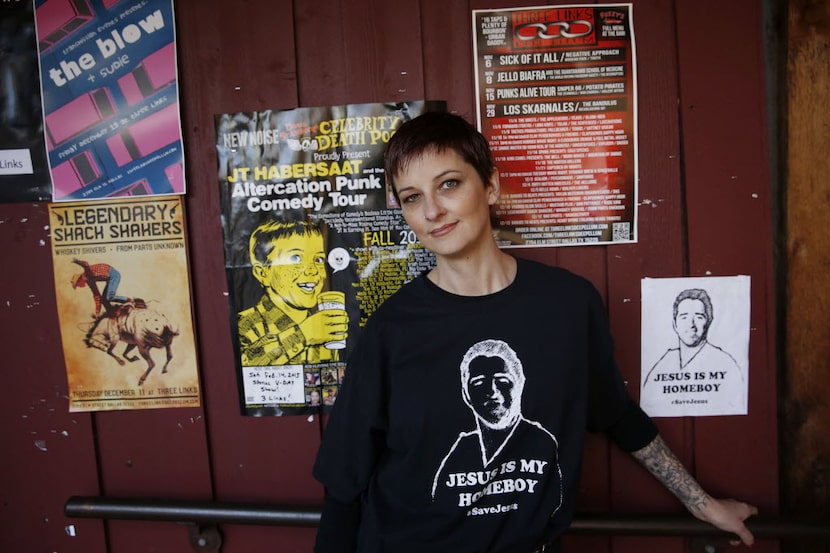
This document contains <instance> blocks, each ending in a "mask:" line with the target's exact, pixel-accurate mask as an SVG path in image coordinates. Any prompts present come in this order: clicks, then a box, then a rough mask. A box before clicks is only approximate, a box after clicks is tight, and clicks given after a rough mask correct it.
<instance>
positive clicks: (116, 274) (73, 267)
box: [49, 196, 199, 411]
mask: <svg viewBox="0 0 830 553" xmlns="http://www.w3.org/2000/svg"><path fill="white" fill-rule="evenodd" d="M183 207H184V206H183V204H182V201H181V197H180V196H170V197H165V198H162V199H152V198H141V199H134V198H128V199H120V200H110V201H104V200H99V201H96V202H83V203H81V202H78V203H58V204H51V205H50V206H49V219H50V224H51V232H52V255H53V261H54V271H55V295H56V298H57V309H58V318H59V321H60V327H61V340H62V342H63V353H64V360H65V362H66V375H67V379H68V381H69V410H70V411H110V410H120V409H150V408H160V407H195V406H198V405H199V378H198V371H197V366H196V347H195V340H194V336H193V325H192V313H191V308H190V284H189V280H188V270H187V253H186V249H185V228H184V220H183V219H184V214H183V212H182V210H183Z"/></svg>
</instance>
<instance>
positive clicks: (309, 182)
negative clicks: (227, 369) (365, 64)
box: [215, 101, 446, 416]
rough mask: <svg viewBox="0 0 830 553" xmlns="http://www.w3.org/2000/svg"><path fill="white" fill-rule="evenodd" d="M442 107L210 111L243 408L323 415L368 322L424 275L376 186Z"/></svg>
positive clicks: (424, 257) (427, 256) (391, 205)
mask: <svg viewBox="0 0 830 553" xmlns="http://www.w3.org/2000/svg"><path fill="white" fill-rule="evenodd" d="M444 109H446V108H445V106H444V103H443V102H425V101H413V102H402V103H389V104H383V103H377V104H350V105H341V106H329V107H310V108H297V109H290V110H275V109H273V110H272V109H266V110H262V111H257V112H245V113H226V114H220V115H216V116H215V121H216V140H217V142H216V148H217V157H218V181H219V187H220V196H221V201H222V214H223V217H222V220H223V225H224V229H223V230H224V241H225V268H226V273H227V278H228V287H229V292H230V303H231V313H230V321H229V326H230V328H231V332H232V336H233V341H234V346H235V357H236V362H237V371H238V373H237V375H238V381H239V395H240V406H241V407H240V410H241V412H242V414H244V415H250V416H284V415H307V414H315V413H325V412H328V411H329V410H330V409H331V407H332V405H333V404H334V402H335V400H336V398H337V392H338V390H339V388H340V384H341V383H342V380H343V376H344V374H345V368H346V365H345V359H346V358H347V356H348V354H349V352H350V351H351V348H352V347H353V344H354V343H355V341H356V339H357V337H358V335H359V333H360V331H361V329H362V328H363V326H364V325H365V323H366V320H367V319H368V317H369V315H370V314H371V313H372V312H373V311H374V310H375V309H376V308H377V307H378V306H379V305H380V304H381V303H382V302H383V301H384V300H385V299H386V298H387V297H388V296H389V295H391V294H392V293H393V292H394V291H395V290H397V289H398V288H400V287H401V286H402V285H403V284H404V283H406V282H408V281H410V280H412V279H413V278H414V277H416V276H417V275H418V274H420V273H421V272H423V271H424V270H426V269H428V268H430V267H431V266H432V262H433V257H432V254H431V253H430V252H428V251H427V250H425V249H424V248H423V247H422V246H421V245H420V243H419V242H418V240H417V238H416V237H415V235H414V233H413V232H412V230H411V229H409V227H408V226H407V225H406V223H405V222H404V220H403V216H402V214H401V210H400V208H399V206H398V204H397V202H396V200H395V198H394V195H393V194H392V192H391V190H390V189H389V188H387V186H386V179H385V177H384V171H383V151H384V149H385V146H386V143H387V142H388V141H389V139H390V137H391V136H392V135H393V134H394V132H395V130H396V129H397V128H398V126H400V124H401V123H403V122H404V121H407V120H409V119H412V118H414V117H416V116H418V115H420V114H421V113H423V112H425V111H427V110H444Z"/></svg>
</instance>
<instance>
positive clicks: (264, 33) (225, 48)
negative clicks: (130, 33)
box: [177, 0, 322, 553]
mask: <svg viewBox="0 0 830 553" xmlns="http://www.w3.org/2000/svg"><path fill="white" fill-rule="evenodd" d="M177 21H178V39H179V48H180V51H181V52H183V53H184V55H183V56H182V58H181V63H180V67H179V71H180V75H181V79H182V94H183V98H184V101H183V102H182V105H183V109H184V114H183V117H184V123H185V147H186V152H187V159H188V161H189V163H188V165H187V176H188V183H189V188H188V195H187V207H188V214H189V218H188V230H189V234H190V236H191V242H190V260H191V266H192V272H193V275H194V276H193V286H194V291H195V293H196V295H197V297H198V309H197V314H196V319H197V328H198V334H199V353H200V363H201V369H202V374H203V380H204V395H205V398H206V401H207V403H206V410H205V411H206V412H205V417H206V423H207V428H208V432H209V435H210V441H209V451H210V462H211V468H212V476H213V484H214V499H217V500H222V501H253V502H256V501H262V502H270V503H277V504H286V505H298V504H315V503H318V502H319V501H320V498H321V497H322V490H321V488H320V487H319V486H318V485H317V484H316V482H314V480H313V479H312V478H311V464H312V462H313V457H314V454H315V453H316V450H317V447H318V446H319V425H318V421H317V419H316V417H314V418H311V419H307V418H305V417H279V418H278V417H267V418H252V417H244V416H242V415H241V414H240V400H239V395H238V390H239V388H238V384H237V376H236V364H235V360H234V356H233V347H232V341H231V319H232V317H233V314H232V313H231V309H230V306H229V302H228V296H227V281H226V279H225V272H224V251H223V246H222V245H223V240H224V238H223V235H222V228H221V210H220V204H219V188H218V186H219V185H218V180H217V166H216V163H217V162H216V146H215V144H216V142H215V140H216V138H215V131H214V122H213V116H214V115H215V114H218V113H232V112H236V111H254V110H260V109H288V108H293V107H297V98H298V87H297V72H296V52H295V48H294V40H295V36H294V29H295V25H294V12H293V5H292V2H291V1H290V0H280V1H278V2H266V1H261V0H260V1H255V2H235V3H228V2H220V1H218V0H206V1H205V2H201V3H200V5H199V6H198V9H180V10H179V11H178V12H177ZM308 69H309V70H311V68H308ZM222 533H223V541H224V545H223V553H242V552H248V551H253V550H272V551H274V550H276V551H305V550H310V549H311V544H312V543H313V535H314V533H313V532H312V531H309V530H308V529H304V530H299V531H294V530H289V529H283V528H279V527H267V528H252V527H248V526H233V525H229V526H225V527H223V528H222ZM275 544H276V548H275Z"/></svg>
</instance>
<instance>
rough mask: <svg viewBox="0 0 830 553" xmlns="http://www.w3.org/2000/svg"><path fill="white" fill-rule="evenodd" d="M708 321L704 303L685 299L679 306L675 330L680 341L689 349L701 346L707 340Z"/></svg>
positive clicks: (675, 319)
mask: <svg viewBox="0 0 830 553" xmlns="http://www.w3.org/2000/svg"><path fill="white" fill-rule="evenodd" d="M707 328H708V320H707V318H706V308H705V306H704V305H703V302H702V301H700V300H694V299H685V300H683V301H681V302H680V303H679V304H678V305H677V316H676V317H675V318H674V330H675V331H676V332H677V336H678V338H680V341H681V342H683V343H684V344H686V345H687V346H689V347H695V346H697V345H699V344H700V343H701V342H702V341H703V340H704V339H705V338H706V329H707Z"/></svg>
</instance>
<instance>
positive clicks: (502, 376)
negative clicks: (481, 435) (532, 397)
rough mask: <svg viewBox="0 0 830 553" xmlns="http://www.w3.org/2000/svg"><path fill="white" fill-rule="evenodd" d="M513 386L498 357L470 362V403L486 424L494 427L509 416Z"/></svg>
mask: <svg viewBox="0 0 830 553" xmlns="http://www.w3.org/2000/svg"><path fill="white" fill-rule="evenodd" d="M514 384H515V383H514V381H513V377H512V376H511V375H510V374H509V372H508V371H507V368H506V367H505V364H504V360H503V359H501V358H500V357H476V358H475V359H473V360H472V361H471V362H470V380H469V381H468V382H467V390H468V392H469V395H470V403H471V404H472V406H473V409H474V410H475V412H476V413H477V414H478V416H479V417H481V418H482V419H484V420H485V421H486V422H487V423H490V424H492V425H495V424H496V423H498V422H499V421H501V420H502V419H504V417H507V416H509V415H510V412H511V408H512V406H513V388H514Z"/></svg>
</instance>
